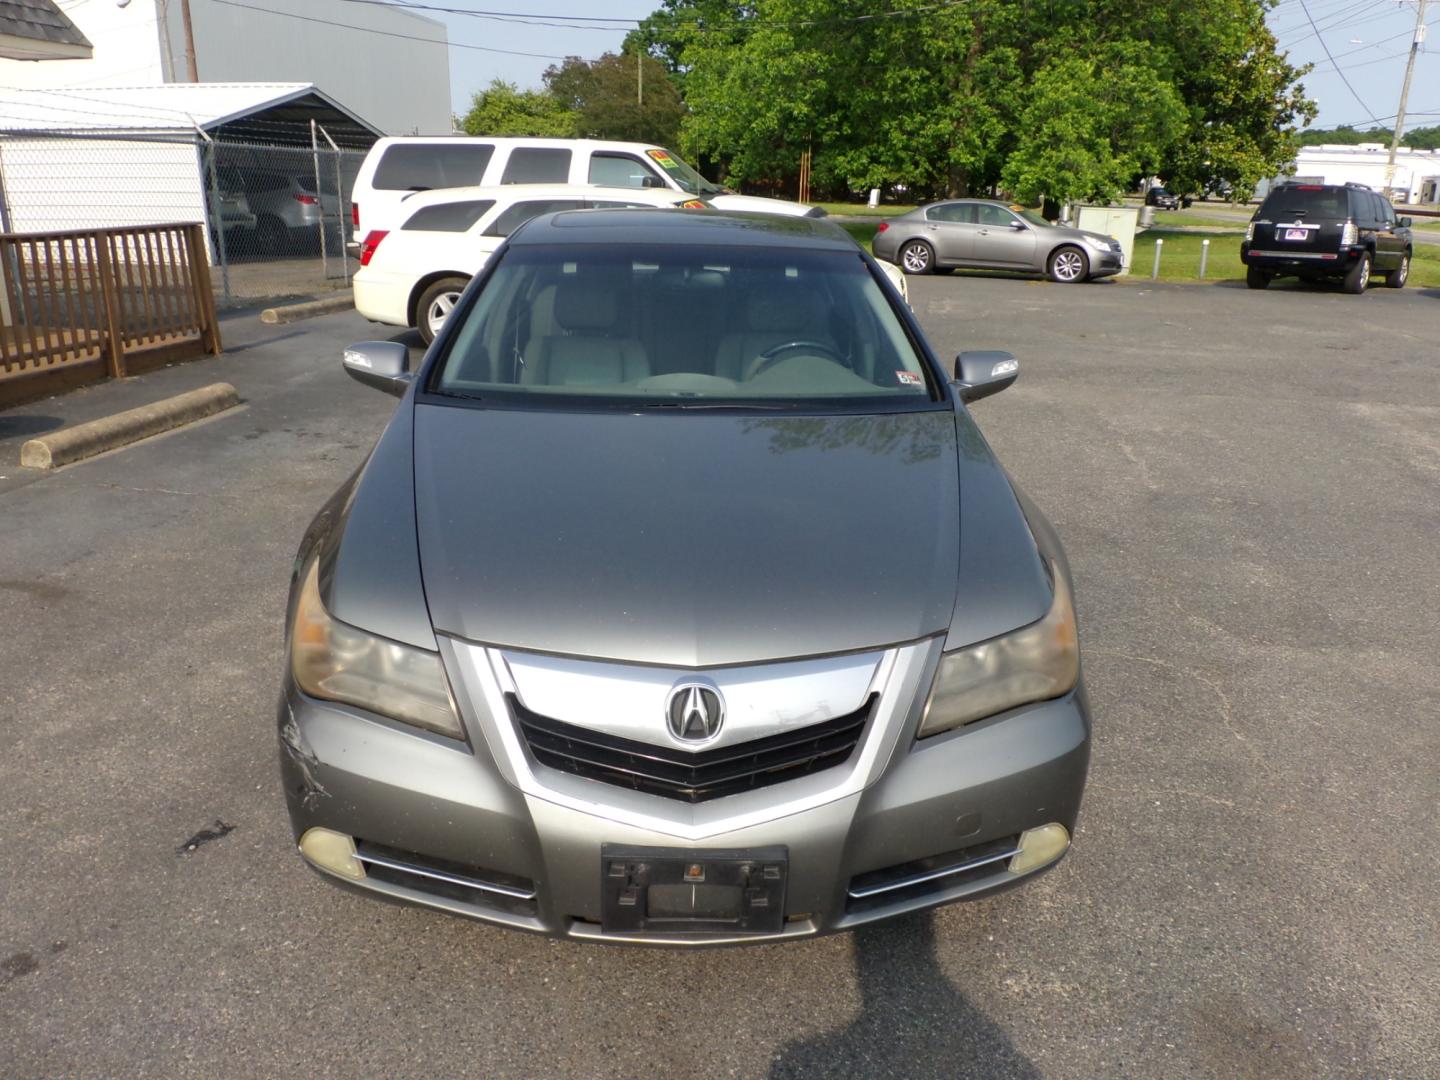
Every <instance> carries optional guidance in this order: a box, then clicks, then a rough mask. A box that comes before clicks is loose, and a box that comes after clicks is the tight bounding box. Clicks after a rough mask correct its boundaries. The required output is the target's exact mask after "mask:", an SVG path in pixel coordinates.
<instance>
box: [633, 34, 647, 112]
mask: <svg viewBox="0 0 1440 1080" xmlns="http://www.w3.org/2000/svg"><path fill="white" fill-rule="evenodd" d="M635 104H636V105H638V106H639V107H640V108H642V109H643V108H644V107H645V50H644V49H636V50H635Z"/></svg>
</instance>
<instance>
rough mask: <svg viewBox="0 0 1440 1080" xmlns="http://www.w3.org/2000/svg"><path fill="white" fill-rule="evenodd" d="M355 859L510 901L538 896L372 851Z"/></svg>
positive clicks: (358, 851)
mask: <svg viewBox="0 0 1440 1080" xmlns="http://www.w3.org/2000/svg"><path fill="white" fill-rule="evenodd" d="M355 857H356V858H357V859H359V860H360V861H361V862H362V863H366V864H368V865H371V866H383V867H386V868H387V869H390V870H398V871H399V872H400V873H402V874H415V875H417V876H418V877H427V878H433V879H434V880H435V881H443V882H445V883H446V884H447V885H459V886H461V887H463V888H466V889H474V890H476V891H477V892H487V893H494V894H495V895H496V896H508V897H509V898H510V899H512V900H534V899H535V897H536V896H537V895H538V894H537V893H536V891H535V890H534V889H517V888H515V887H513V886H511V885H496V884H495V883H493V882H489V881H480V880H479V879H478V878H470V877H463V876H461V875H460V874H451V873H447V872H446V871H444V870H432V869H431V868H430V867H428V866H416V865H415V864H414V863H407V862H402V861H401V860H399V859H392V858H389V857H388V856H385V855H377V854H375V852H373V851H366V850H365V849H363V848H357V849H356V851H355Z"/></svg>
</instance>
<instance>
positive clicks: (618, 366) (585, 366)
mask: <svg viewBox="0 0 1440 1080" xmlns="http://www.w3.org/2000/svg"><path fill="white" fill-rule="evenodd" d="M619 314H620V298H619V295H618V293H617V292H616V290H615V289H613V288H610V287H608V286H606V285H603V284H601V283H599V282H592V281H564V282H561V283H560V285H558V286H557V287H556V290H555V317H554V323H553V324H552V329H553V330H557V331H560V332H558V333H551V334H548V335H545V336H543V337H534V338H531V339H530V343H529V344H528V345H526V346H525V367H524V370H523V371H522V372H521V373H520V382H521V383H522V384H526V385H533V386H601V385H605V384H609V383H626V382H634V381H635V380H637V379H643V378H645V377H646V376H648V375H649V374H650V365H649V363H648V362H647V361H646V358H645V347H644V346H643V345H641V344H640V342H639V341H637V340H635V339H634V338H632V337H616V336H612V335H613V334H614V333H615V330H616V323H617V322H618V321H619Z"/></svg>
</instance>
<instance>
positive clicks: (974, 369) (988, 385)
mask: <svg viewBox="0 0 1440 1080" xmlns="http://www.w3.org/2000/svg"><path fill="white" fill-rule="evenodd" d="M1019 376H1020V361H1019V360H1016V359H1015V357H1014V356H1012V355H1011V354H1010V353H1008V352H996V351H991V350H988V349H987V350H977V351H975V352H962V353H961V354H960V355H959V356H957V357H955V380H954V382H955V389H956V392H957V393H959V395H960V400H961V401H963V402H965V403H966V404H967V405H968V404H969V403H970V402H972V401H979V400H980V399H981V398H986V397H989V396H990V395H991V394H998V393H999V392H1000V391H1001V390H1004V389H1005V388H1006V387H1007V386H1009V385H1010V384H1011V383H1013V382H1014V381H1015V380H1016V379H1017V378H1019Z"/></svg>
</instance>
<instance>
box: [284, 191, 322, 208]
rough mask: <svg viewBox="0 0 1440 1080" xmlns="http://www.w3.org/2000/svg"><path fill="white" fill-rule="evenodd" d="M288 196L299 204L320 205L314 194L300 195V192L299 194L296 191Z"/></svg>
mask: <svg viewBox="0 0 1440 1080" xmlns="http://www.w3.org/2000/svg"><path fill="white" fill-rule="evenodd" d="M290 197H291V198H292V199H294V200H295V201H296V202H298V203H299V204H300V205H301V206H319V205H320V200H319V199H317V198H316V197H315V196H314V195H302V194H300V193H298V192H297V193H295V194H292V195H291V196H290Z"/></svg>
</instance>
